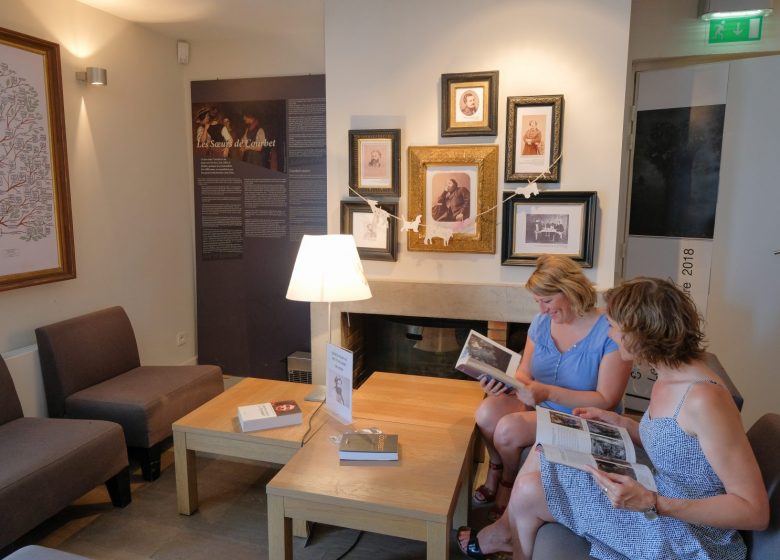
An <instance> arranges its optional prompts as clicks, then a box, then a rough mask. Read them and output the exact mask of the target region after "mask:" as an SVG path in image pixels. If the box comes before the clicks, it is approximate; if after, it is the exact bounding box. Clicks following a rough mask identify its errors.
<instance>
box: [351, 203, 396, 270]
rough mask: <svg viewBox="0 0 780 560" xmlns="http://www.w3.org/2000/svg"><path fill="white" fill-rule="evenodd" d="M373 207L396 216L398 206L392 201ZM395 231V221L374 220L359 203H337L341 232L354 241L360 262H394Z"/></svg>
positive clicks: (372, 215) (363, 204)
mask: <svg viewBox="0 0 780 560" xmlns="http://www.w3.org/2000/svg"><path fill="white" fill-rule="evenodd" d="M377 206H378V207H379V208H381V209H382V210H384V211H385V212H387V213H389V214H392V215H393V216H396V215H398V204H396V203H394V202H393V203H385V202H380V203H378V204H377ZM396 229H397V222H396V219H395V218H392V217H391V218H389V219H388V218H386V217H384V218H380V217H378V214H374V212H372V211H371V208H369V206H368V204H366V203H365V202H363V201H362V200H361V201H360V202H357V201H355V202H350V201H346V200H342V201H341V233H345V234H351V235H352V237H354V238H355V245H357V250H358V255H359V256H360V258H361V259H365V260H370V261H395V260H397V244H396V241H395V240H396Z"/></svg>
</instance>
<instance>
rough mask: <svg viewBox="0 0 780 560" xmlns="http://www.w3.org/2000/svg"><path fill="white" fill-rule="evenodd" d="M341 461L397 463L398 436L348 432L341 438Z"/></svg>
mask: <svg viewBox="0 0 780 560" xmlns="http://www.w3.org/2000/svg"><path fill="white" fill-rule="evenodd" d="M339 459H342V460H345V461H397V460H398V435H397V434H375V433H370V434H366V433H360V432H347V433H346V434H344V435H342V436H341V443H340V444H339Z"/></svg>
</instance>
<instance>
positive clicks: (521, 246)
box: [501, 191, 597, 268]
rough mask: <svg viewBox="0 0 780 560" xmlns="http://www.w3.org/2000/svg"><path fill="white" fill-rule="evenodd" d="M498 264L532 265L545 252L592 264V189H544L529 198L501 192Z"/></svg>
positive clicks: (582, 264) (595, 200)
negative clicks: (502, 210) (565, 190)
mask: <svg viewBox="0 0 780 560" xmlns="http://www.w3.org/2000/svg"><path fill="white" fill-rule="evenodd" d="M503 204H504V213H503V230H502V232H503V238H502V241H501V264H503V265H509V266H513V265H518V266H535V265H536V258H537V257H538V256H539V255H543V254H545V253H549V254H554V255H565V256H567V257H571V258H572V259H573V260H574V261H576V262H578V263H580V265H581V266H582V267H583V268H590V267H592V266H593V246H594V242H595V234H596V206H597V195H596V193H595V192H559V191H556V192H543V193H540V194H538V195H537V196H534V197H532V198H530V199H526V198H524V197H522V196H513V193H510V192H506V193H504V203H503Z"/></svg>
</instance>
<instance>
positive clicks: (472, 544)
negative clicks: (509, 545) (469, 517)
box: [458, 525, 493, 560]
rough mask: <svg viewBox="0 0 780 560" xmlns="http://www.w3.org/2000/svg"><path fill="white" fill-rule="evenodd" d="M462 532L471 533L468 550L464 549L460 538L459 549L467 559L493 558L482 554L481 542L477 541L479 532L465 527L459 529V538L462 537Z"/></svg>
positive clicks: (484, 559) (481, 559) (486, 559)
mask: <svg viewBox="0 0 780 560" xmlns="http://www.w3.org/2000/svg"><path fill="white" fill-rule="evenodd" d="M462 531H468V532H469V544H468V545H466V548H463V546H462V545H461V544H460V538H458V548H459V549H460V551H461V552H462V553H463V554H464V556H466V558H474V559H475V560H490V559H491V558H492V557H493V555H492V554H487V555H486V554H483V553H482V550H481V549H480V548H479V540H477V532H476V531H474V529H472V528H471V527H467V526H465V525H464V526H462V527H458V537H460V534H461V532H462Z"/></svg>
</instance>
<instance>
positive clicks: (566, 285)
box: [525, 255, 596, 316]
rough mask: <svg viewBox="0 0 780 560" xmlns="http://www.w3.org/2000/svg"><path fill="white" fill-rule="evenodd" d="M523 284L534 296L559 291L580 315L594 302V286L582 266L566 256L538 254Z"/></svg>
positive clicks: (594, 303)
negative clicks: (531, 270) (526, 280)
mask: <svg viewBox="0 0 780 560" xmlns="http://www.w3.org/2000/svg"><path fill="white" fill-rule="evenodd" d="M525 287H526V288H527V289H528V290H529V291H530V292H531V293H532V294H534V295H537V296H542V297H544V296H554V295H556V294H563V295H564V296H565V297H566V299H567V300H569V303H570V304H571V306H572V307H573V308H574V311H576V313H577V314H578V315H580V316H582V315H585V314H586V313H587V312H588V311H590V310H591V309H593V308H594V307H595V305H596V290H595V289H594V288H593V284H591V282H590V280H588V279H587V277H586V276H585V274H583V272H582V268H580V266H579V265H578V264H577V263H576V262H574V261H573V260H571V259H570V258H569V257H564V256H561V255H541V256H539V257H538V258H537V259H536V270H534V272H533V274H531V277H530V278H529V279H528V282H526V284H525Z"/></svg>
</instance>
